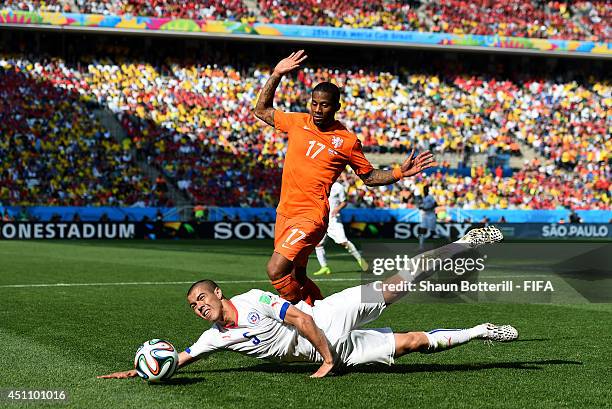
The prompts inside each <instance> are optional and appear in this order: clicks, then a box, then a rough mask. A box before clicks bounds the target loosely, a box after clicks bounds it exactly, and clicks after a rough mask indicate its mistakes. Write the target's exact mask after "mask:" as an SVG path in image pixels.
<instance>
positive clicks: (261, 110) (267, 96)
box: [255, 50, 308, 126]
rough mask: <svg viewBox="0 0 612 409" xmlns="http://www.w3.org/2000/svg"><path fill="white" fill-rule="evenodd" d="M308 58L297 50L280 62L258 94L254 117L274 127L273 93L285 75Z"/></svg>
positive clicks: (302, 51) (301, 51)
mask: <svg viewBox="0 0 612 409" xmlns="http://www.w3.org/2000/svg"><path fill="white" fill-rule="evenodd" d="M307 57H308V56H307V55H305V54H304V50H299V51H296V52H294V53H291V55H290V56H289V57H287V58H283V59H282V60H280V62H279V63H278V64H276V67H274V71H273V72H272V75H271V76H270V78H268V81H266V84H265V85H264V87H263V88H262V90H261V92H260V93H259V98H258V99H257V105H255V116H256V117H257V118H259V119H261V120H262V121H264V122H265V123H267V124H268V125H271V126H274V93H275V92H276V88H277V87H278V84H280V81H281V78H282V76H283V75H285V74H286V73H288V72H290V71H292V70H294V69H296V68H298V67H299V66H300V63H301V62H302V61H304V60H305V59H306V58H307Z"/></svg>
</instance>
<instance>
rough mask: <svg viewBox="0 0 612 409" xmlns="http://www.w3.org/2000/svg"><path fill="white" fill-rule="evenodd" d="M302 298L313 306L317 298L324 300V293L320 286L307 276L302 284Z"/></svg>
mask: <svg viewBox="0 0 612 409" xmlns="http://www.w3.org/2000/svg"><path fill="white" fill-rule="evenodd" d="M302 299H303V300H304V301H305V302H306V303H307V304H309V305H311V306H313V305H314V302H315V301H316V300H322V299H323V294H321V290H319V287H317V285H316V284H315V283H314V281H312V280H311V279H310V278H308V277H306V281H304V285H303V286H302Z"/></svg>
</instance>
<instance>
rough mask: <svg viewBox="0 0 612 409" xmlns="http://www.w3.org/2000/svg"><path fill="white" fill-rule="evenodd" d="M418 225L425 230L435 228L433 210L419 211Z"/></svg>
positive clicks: (433, 229)
mask: <svg viewBox="0 0 612 409" xmlns="http://www.w3.org/2000/svg"><path fill="white" fill-rule="evenodd" d="M419 227H422V228H425V229H427V230H432V231H435V230H436V214H435V213H434V212H421V223H420V224H419Z"/></svg>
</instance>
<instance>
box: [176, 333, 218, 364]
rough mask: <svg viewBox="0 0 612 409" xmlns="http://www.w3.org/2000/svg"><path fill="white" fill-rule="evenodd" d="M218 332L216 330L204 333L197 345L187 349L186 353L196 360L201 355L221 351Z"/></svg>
mask: <svg viewBox="0 0 612 409" xmlns="http://www.w3.org/2000/svg"><path fill="white" fill-rule="evenodd" d="M216 331H217V330H216V329H214V328H211V329H208V330H206V331H204V333H203V334H202V335H200V338H198V340H197V341H196V342H195V344H193V345H192V346H190V347H189V348H187V349H186V350H185V352H187V353H188V354H189V355H191V356H192V357H194V358H196V357H197V356H199V355H202V354H209V353H211V352H214V351H216V350H217V349H219V348H220V347H219V345H218V343H217V332H216Z"/></svg>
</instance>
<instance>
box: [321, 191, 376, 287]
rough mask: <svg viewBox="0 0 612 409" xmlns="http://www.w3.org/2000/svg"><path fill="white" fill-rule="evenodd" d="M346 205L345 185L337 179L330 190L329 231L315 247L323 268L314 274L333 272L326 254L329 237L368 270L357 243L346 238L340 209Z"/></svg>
mask: <svg viewBox="0 0 612 409" xmlns="http://www.w3.org/2000/svg"><path fill="white" fill-rule="evenodd" d="M345 207H346V192H345V191H344V186H343V185H342V183H340V182H338V181H335V182H334V183H333V184H332V187H331V189H330V191H329V209H330V211H329V225H328V226H327V232H326V234H325V236H323V239H321V241H320V242H319V244H317V246H316V247H315V252H316V253H317V260H319V264H320V265H321V269H320V270H319V271H317V272H316V273H314V275H316V276H319V275H323V274H331V269H330V268H329V266H328V265H327V257H326V255H325V242H326V241H327V238H328V237H329V238H331V239H332V240H333V241H334V242H336V244H339V245H341V246H342V247H344V248H345V249H346V250H347V251H348V252H349V254H350V255H351V256H353V257H354V258H355V260H357V263H358V264H359V267H361V269H362V270H363V271H367V270H368V263H367V261H366V260H365V259H364V258H363V257H361V254H360V253H359V251H358V250H357V248H356V247H355V245H354V244H353V243H352V242H350V241H349V240H348V239H347V238H346V233H345V232H344V225H342V221H341V220H340V211H341V210H342V209H344V208H345Z"/></svg>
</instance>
